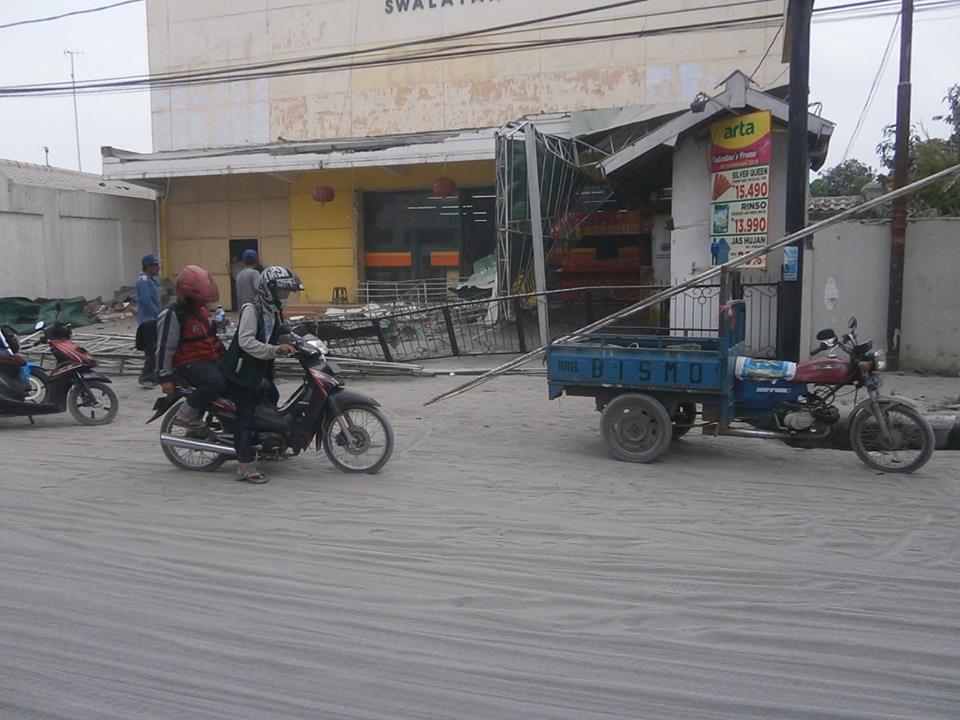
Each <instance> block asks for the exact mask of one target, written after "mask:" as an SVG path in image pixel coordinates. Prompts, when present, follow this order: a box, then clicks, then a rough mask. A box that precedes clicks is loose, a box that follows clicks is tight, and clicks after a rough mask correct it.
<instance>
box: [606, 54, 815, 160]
mask: <svg viewBox="0 0 960 720" xmlns="http://www.w3.org/2000/svg"><path fill="white" fill-rule="evenodd" d="M751 84H752V81H751V80H750V78H749V77H747V76H746V75H745V74H743V73H742V72H740V71H737V72H735V73H733V74H732V75H730V77H728V78H727V79H726V80H725V81H724V91H723V92H722V93H720V94H719V95H717V96H715V97H714V98H712V99H709V100H707V101H706V103H705V104H704V105H703V106H701V107H697V108H696V109H694V107H693V106H691V109H690V110H688V111H687V112H685V113H683V114H682V115H679V116H677V117H675V118H673V119H672V120H670V121H669V122H667V123H664V124H663V125H661V126H660V127H658V128H656V129H655V130H653V131H652V132H650V133H649V134H647V135H644V136H643V137H642V138H640V139H639V140H637V141H635V142H633V143H631V144H630V145H628V146H626V147H625V148H623V149H622V150H620V151H618V152H615V153H613V154H611V155H609V156H608V157H606V158H604V159H603V160H602V161H600V163H599V164H600V167H601V168H602V169H603V172H604V173H605V174H606V175H607V176H610V175H614V174H616V173H619V172H620V171H622V170H623V169H624V168H626V167H627V166H629V165H635V164H636V163H640V162H643V161H644V160H645V159H647V158H649V157H651V156H654V157H656V156H659V153H660V151H662V149H663V148H673V147H675V146H676V144H677V142H678V141H679V139H680V138H681V137H682V136H684V135H688V134H690V133H692V132H696V131H697V130H699V129H701V128H704V127H706V126H707V125H709V124H710V123H711V122H713V121H714V120H715V119H716V118H717V116H718V115H724V114H728V113H731V112H734V114H736V113H739V112H740V111H744V110H748V109H749V110H769V111H770V112H771V113H772V115H773V117H774V118H776V119H778V120H780V121H781V122H783V123H788V122H789V118H790V105H789V103H788V102H786V101H785V100H782V99H781V98H779V97H777V96H776V95H771V94H770V93H766V92H762V91H760V90H757V89H755V88H753V87H752V86H751ZM807 128H808V132H809V135H810V137H811V142H810V165H811V167H812V168H813V169H814V170H817V169H819V168H820V167H822V166H823V163H824V161H825V160H826V157H827V149H828V147H829V145H830V138H831V136H832V135H833V130H834V124H833V123H832V122H829V121H828V120H824V119H823V118H822V117H820V116H819V115H814V114H812V113H810V114H808V117H807Z"/></svg>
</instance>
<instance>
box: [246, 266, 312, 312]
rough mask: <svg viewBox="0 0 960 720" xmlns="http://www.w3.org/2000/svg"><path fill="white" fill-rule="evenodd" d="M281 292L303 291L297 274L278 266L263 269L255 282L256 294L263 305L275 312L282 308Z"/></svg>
mask: <svg viewBox="0 0 960 720" xmlns="http://www.w3.org/2000/svg"><path fill="white" fill-rule="evenodd" d="M281 290H289V291H290V292H300V291H301V290H303V283H302V282H300V278H298V277H297V274H296V273H295V272H293V270H290V269H288V268H285V267H281V266H279V265H271V266H270V267H268V268H265V269H264V271H263V272H262V273H260V278H259V279H258V280H257V294H258V295H259V296H260V299H261V300H262V301H263V304H264V305H266V306H267V307H268V308H273V309H276V310H279V309H280V308H281V307H283V304H282V303H281V301H280V291H281Z"/></svg>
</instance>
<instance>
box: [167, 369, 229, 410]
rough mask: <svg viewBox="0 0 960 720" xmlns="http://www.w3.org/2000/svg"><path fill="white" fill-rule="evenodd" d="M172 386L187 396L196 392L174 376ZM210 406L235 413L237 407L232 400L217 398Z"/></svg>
mask: <svg viewBox="0 0 960 720" xmlns="http://www.w3.org/2000/svg"><path fill="white" fill-rule="evenodd" d="M173 384H174V385H175V386H176V387H177V388H178V389H180V390H183V391H184V392H185V393H188V394H189V393H192V392H194V391H195V390H196V388H195V387H194V386H193V385H191V384H190V383H188V382H186V381H185V380H183V379H182V378H180V377H177V376H174V378H173ZM210 404H211V405H213V406H214V407H216V408H217V409H218V410H223V411H225V412H235V411H236V409H237V406H236V405H234V403H233V401H232V400H229V399H228V398H224V397H218V398H216V399H215V400H214V401H213V402H211V403H210Z"/></svg>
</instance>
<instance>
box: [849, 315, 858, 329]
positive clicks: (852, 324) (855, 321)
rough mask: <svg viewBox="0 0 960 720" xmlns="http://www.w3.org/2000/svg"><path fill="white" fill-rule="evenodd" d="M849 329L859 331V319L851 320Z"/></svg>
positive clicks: (853, 318)
mask: <svg viewBox="0 0 960 720" xmlns="http://www.w3.org/2000/svg"><path fill="white" fill-rule="evenodd" d="M847 327H848V328H850V329H851V330H856V329H857V318H855V317H852V318H850V324H849V325H847Z"/></svg>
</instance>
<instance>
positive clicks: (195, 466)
mask: <svg viewBox="0 0 960 720" xmlns="http://www.w3.org/2000/svg"><path fill="white" fill-rule="evenodd" d="M183 403H184V401H182V400H181V401H180V402H178V403H175V404H174V406H173V407H171V408H170V409H169V410H167V414H166V415H164V416H163V420H162V421H161V422H160V433H161V434H162V435H176V436H178V437H185V436H186V435H187V433H188V432H189V430H187V428H185V427H183V425H177V424H176V423H175V422H173V419H174V417H176V415H177V411H178V410H180V406H181V405H183ZM160 447H161V448H163V454H164V455H166V456H167V460H169V461H170V462H171V463H172V464H173V465H175V466H176V467H178V468H180V469H181V470H191V471H193V472H213V471H214V470H216V469H217V468H219V467H220V466H221V465H223V464H224V463H225V462H226V461H227V456H226V455H220V454H218V453H212V452H206V451H204V450H189V449H187V448H175V447H167V446H166V445H163V444H162V443H161V445H160Z"/></svg>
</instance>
